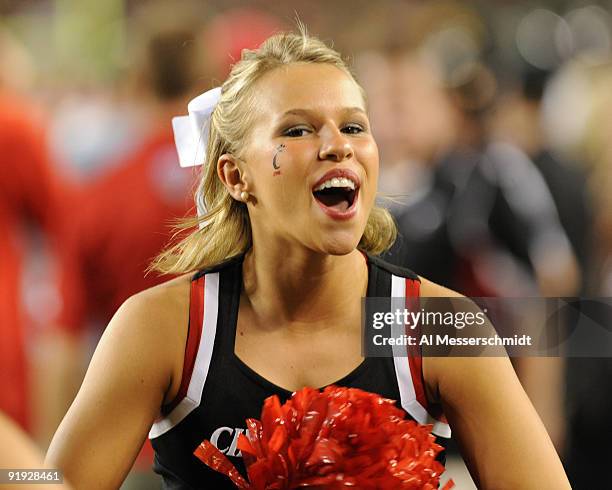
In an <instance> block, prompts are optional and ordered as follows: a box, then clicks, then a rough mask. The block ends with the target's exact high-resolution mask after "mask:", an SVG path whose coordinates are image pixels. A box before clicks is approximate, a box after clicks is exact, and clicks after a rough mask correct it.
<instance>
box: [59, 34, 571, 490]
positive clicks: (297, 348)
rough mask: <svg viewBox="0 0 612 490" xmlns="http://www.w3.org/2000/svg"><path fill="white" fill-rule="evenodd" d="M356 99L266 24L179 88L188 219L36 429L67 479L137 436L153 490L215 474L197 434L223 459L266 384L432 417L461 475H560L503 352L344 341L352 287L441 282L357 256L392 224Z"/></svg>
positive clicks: (421, 288) (556, 485)
mask: <svg viewBox="0 0 612 490" xmlns="http://www.w3.org/2000/svg"><path fill="white" fill-rule="evenodd" d="M367 111H368V109H367V103H366V98H365V95H364V93H363V90H362V89H361V87H360V86H359V85H358V84H357V82H356V81H355V79H354V77H353V75H352V74H351V72H350V70H349V68H348V67H347V65H346V64H345V63H344V61H343V60H342V58H341V56H340V55H339V54H338V53H337V52H335V51H334V50H332V49H330V48H329V47H327V46H326V45H325V44H323V43H322V42H320V41H319V40H317V39H315V38H312V37H309V36H308V35H306V34H305V33H301V34H279V35H275V36H273V37H271V38H269V39H268V40H267V41H266V42H264V43H263V44H262V45H261V47H260V48H259V49H257V50H255V51H244V52H243V55H242V59H241V60H240V61H239V62H238V63H236V65H235V66H234V67H233V69H232V71H231V73H230V75H229V77H228V79H227V80H226V81H225V83H224V84H223V85H222V87H221V88H220V89H216V90H213V91H211V92H208V93H206V94H204V95H203V96H201V97H200V98H198V99H195V100H194V101H192V103H191V104H190V112H191V113H192V116H193V120H195V121H196V122H197V124H198V125H199V126H200V127H203V128H204V129H203V132H202V134H200V137H203V136H207V138H205V139H206V140H207V141H206V143H207V144H206V146H205V152H204V151H203V148H204V147H203V145H202V144H201V143H202V142H201V141H198V143H200V144H198V145H195V151H191V152H190V151H188V150H194V148H193V147H189V145H187V147H185V146H184V145H181V143H180V142H181V140H182V139H184V138H181V137H180V136H181V134H182V130H181V128H182V129H185V126H186V125H187V126H188V125H189V123H190V120H181V119H178V120H176V121H175V129H176V130H177V134H178V136H179V138H177V139H178V140H179V153H180V157H181V159H182V160H183V161H185V160H187V161H188V163H194V162H197V160H198V159H201V158H203V159H204V162H203V163H204V168H203V177H202V180H201V183H200V185H199V189H198V192H197V204H198V208H199V209H200V210H201V211H202V216H201V217H200V218H199V219H198V220H197V221H192V222H189V223H186V224H185V228H187V227H188V226H189V225H192V226H193V225H198V226H193V229H192V231H191V232H190V233H189V234H187V235H186V236H185V237H184V238H183V240H182V241H180V242H179V243H178V244H176V245H175V246H172V247H171V248H169V249H168V250H166V251H165V252H163V253H162V254H161V255H160V256H159V257H158V258H157V260H156V261H155V263H154V268H155V269H156V270H158V271H162V272H165V273H172V274H182V275H181V276H180V277H179V278H177V279H174V280H171V281H169V282H167V283H165V284H163V285H161V286H157V287H155V288H152V289H149V290H146V291H144V292H142V293H140V294H138V295H136V296H134V297H132V298H131V299H129V300H128V301H127V302H126V303H125V304H124V305H123V306H122V307H121V308H120V309H119V311H118V312H117V314H116V315H115V317H114V318H113V320H112V321H111V322H110V325H109V326H108V328H107V329H106V331H105V333H104V335H103V337H102V340H101V341H100V344H99V346H98V348H97V350H96V353H95V355H94V357H93V359H92V361H91V365H90V367H89V370H88V372H87V375H86V377H85V380H84V382H83V385H82V387H81V389H80V391H79V393H78V395H77V397H76V399H75V401H74V403H73V405H72V407H71V408H70V410H69V411H68V413H67V415H66V417H65V419H64V421H63V422H62V424H61V425H60V427H59V429H58V431H57V433H56V435H55V437H54V439H53V441H52V443H51V446H50V448H49V452H48V461H49V462H50V464H52V465H55V466H57V467H58V468H60V469H62V470H63V471H64V474H65V475H66V477H67V478H68V479H69V480H70V481H71V482H72V483H73V485H74V486H75V487H76V488H77V489H80V488H86V489H94V488H95V489H107V488H108V489H110V488H117V487H119V486H120V485H121V482H122V481H123V479H124V478H125V476H126V475H127V473H128V471H129V470H130V468H131V466H132V462H133V461H134V458H135V457H136V455H137V453H138V450H139V449H140V447H141V445H142V443H143V441H144V439H145V438H146V437H147V434H148V436H149V437H150V439H151V442H152V444H153V447H154V449H155V453H156V454H155V463H154V468H155V470H156V471H157V472H158V473H159V474H160V475H161V476H162V477H163V481H164V488H168V489H195V488H215V489H222V488H232V486H231V484H230V483H229V480H227V479H226V478H225V477H223V476H221V475H220V474H217V473H215V472H213V471H212V470H211V469H209V468H208V467H207V466H205V465H204V464H202V463H201V462H200V461H199V460H198V459H197V458H196V457H195V456H193V451H194V450H195V448H196V447H197V446H198V444H199V443H200V442H201V441H202V440H203V439H210V440H211V442H212V443H213V444H215V445H216V446H217V447H218V448H219V449H220V450H221V451H222V452H223V453H224V454H226V455H227V456H228V457H229V458H230V459H231V460H232V462H234V463H235V464H236V465H238V466H239V464H240V463H239V461H240V453H239V451H238V449H237V447H236V443H237V439H238V436H239V435H240V434H241V433H243V432H244V430H245V419H246V418H249V417H254V418H257V417H258V416H259V413H260V411H261V407H262V404H263V400H264V399H265V398H266V397H268V396H270V395H273V394H277V395H279V396H280V397H281V398H282V399H286V398H287V397H289V396H290V394H291V392H293V391H295V390H298V389H300V388H302V387H304V386H312V387H324V386H327V385H330V384H335V385H340V386H347V387H354V388H361V389H364V390H367V391H372V392H376V393H379V394H381V395H382V396H384V397H387V398H392V399H395V400H397V401H398V405H401V407H402V408H403V409H404V410H405V411H406V412H407V413H408V415H409V416H410V417H412V418H413V419H415V420H416V421H418V422H420V423H433V432H434V433H435V434H436V435H438V436H439V438H440V440H442V439H443V438H445V437H449V436H450V432H451V429H452V430H453V432H454V434H455V437H456V439H457V441H458V443H459V446H460V447H461V451H462V455H463V457H464V459H465V461H466V463H467V465H468V468H469V469H470V472H471V474H472V476H473V478H474V480H475V481H476V483H477V485H478V486H479V487H480V488H493V487H494V486H495V488H512V489H518V488H520V489H530V488H533V489H538V490H542V489H554V490H559V489H562V488H569V484H568V481H567V479H566V476H565V473H564V471H563V468H562V466H561V463H560V461H559V459H558V457H557V455H556V453H555V450H554V448H553V446H552V444H551V442H550V439H549V437H548V435H547V433H546V431H545V429H544V427H543V426H542V423H541V422H540V420H539V419H538V416H537V415H536V413H535V411H534V409H533V407H532V406H531V404H530V402H529V400H528V399H527V397H526V395H525V393H524V392H523V390H522V388H521V386H520V384H519V382H518V380H517V378H516V376H515V374H514V371H513V369H512V367H511V365H510V362H509V360H508V359H507V358H505V357H490V358H434V357H423V358H421V357H420V356H416V357H412V358H408V359H407V358H406V357H393V356H389V357H368V358H365V359H364V358H363V357H362V349H361V345H362V334H361V321H362V318H361V311H362V305H361V301H362V298H364V297H381V296H389V297H402V296H405V297H406V301H409V300H410V301H412V300H414V299H417V298H418V296H419V295H421V296H428V297H432V296H441V297H449V296H458V295H457V294H456V293H453V292H452V291H449V290H447V289H445V288H443V287H441V286H438V285H436V284H434V283H432V282H430V281H428V280H427V279H424V278H422V277H418V276H416V275H415V274H414V273H412V272H411V271H409V270H407V269H402V268H397V267H394V266H391V265H389V264H386V263H385V262H383V261H382V260H380V259H378V258H377V256H378V255H379V254H380V253H382V252H383V251H385V250H386V249H388V248H389V247H390V246H391V244H392V243H393V241H394V239H395V236H396V230H395V226H394V223H393V221H392V219H391V217H390V215H389V214H388V213H387V211H385V210H384V209H382V208H379V207H376V206H375V197H376V187H377V180H378V167H379V158H378V149H377V146H376V142H375V141H374V138H373V137H372V132H371V128H370V126H369V121H368V115H367V114H368V112H367ZM415 124H418V121H415ZM204 154H205V155H204ZM442 414H444V415H442Z"/></svg>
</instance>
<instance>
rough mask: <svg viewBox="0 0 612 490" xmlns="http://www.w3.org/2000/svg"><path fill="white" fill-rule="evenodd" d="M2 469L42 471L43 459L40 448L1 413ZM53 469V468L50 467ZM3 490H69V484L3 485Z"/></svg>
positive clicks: (0, 453)
mask: <svg viewBox="0 0 612 490" xmlns="http://www.w3.org/2000/svg"><path fill="white" fill-rule="evenodd" d="M0 441H2V444H0V468H14V469H22V470H28V469H32V470H33V469H42V468H45V466H44V465H43V457H42V454H41V453H40V451H39V450H38V448H37V447H36V446H35V445H34V443H32V441H30V440H29V439H28V437H27V436H26V434H24V433H23V431H21V429H19V427H17V426H16V425H15V424H14V423H13V422H12V421H11V420H10V419H9V418H7V417H6V416H4V415H3V414H2V412H0ZM47 468H49V469H52V468H51V467H48V466H47ZM1 486H2V488H4V489H6V490H9V489H11V488H12V489H15V490H28V489H29V490H36V489H40V488H45V490H60V489H63V490H69V488H70V486H69V485H68V483H64V484H57V485H53V484H45V485H44V487H43V486H41V485H40V484H31V485H29V484H24V483H23V482H22V483H19V484H15V485H9V484H7V485H1Z"/></svg>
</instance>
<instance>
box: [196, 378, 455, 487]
mask: <svg viewBox="0 0 612 490" xmlns="http://www.w3.org/2000/svg"><path fill="white" fill-rule="evenodd" d="M404 417H405V413H404V412H403V411H402V410H400V409H399V408H397V407H396V406H395V402H394V401H392V400H388V399H386V398H382V397H381V396H379V395H375V394H373V393H368V392H365V391H362V390H358V389H355V388H339V387H335V386H329V387H327V388H325V389H324V390H323V392H319V391H318V390H314V389H312V388H304V389H302V390H300V391H297V392H296V393H294V394H293V396H292V397H291V399H290V400H288V401H287V402H286V403H285V404H284V405H281V404H280V401H279V399H278V397H277V396H272V397H269V398H267V399H266V401H265V402H264V407H263V410H262V413H261V422H260V421H259V420H254V419H248V420H247V432H246V435H244V434H242V435H241V436H240V438H239V440H238V448H239V449H240V450H241V451H242V455H243V459H244V462H245V465H246V467H247V472H248V477H249V482H248V483H247V482H246V480H245V479H244V478H243V477H242V476H241V475H240V473H239V472H238V471H237V470H236V468H235V467H234V466H233V465H232V464H231V463H230V462H229V460H228V459H227V458H226V457H225V456H224V455H223V454H221V452H220V451H218V450H217V449H216V448H215V447H214V446H213V445H212V444H211V443H210V442H208V441H204V442H203V443H202V444H201V445H200V446H199V447H198V449H196V451H195V455H196V456H197V457H198V458H200V459H201V460H202V461H203V462H204V463H206V464H207V465H208V466H210V467H211V468H213V469H215V470H217V471H219V472H221V473H224V474H225V475H227V476H228V477H230V478H231V479H232V481H233V482H234V484H235V485H236V486H237V487H238V488H247V489H253V490H285V489H287V490H288V489H295V488H326V489H331V490H333V489H344V488H347V487H352V488H360V489H363V490H368V489H379V490H381V489H382V490H385V489H403V490H434V489H437V488H438V485H439V483H440V476H441V475H442V472H443V471H444V466H442V465H441V464H440V463H439V462H438V461H436V455H437V454H438V453H439V452H440V451H441V450H442V449H443V448H442V446H440V445H438V444H436V443H435V437H434V436H433V435H432V434H431V429H432V426H431V425H419V424H417V423H416V422H414V421H412V420H406V419H405V418H404ZM452 487H453V483H452V482H448V483H447V484H446V485H445V486H444V488H443V489H442V490H448V489H450V488H452Z"/></svg>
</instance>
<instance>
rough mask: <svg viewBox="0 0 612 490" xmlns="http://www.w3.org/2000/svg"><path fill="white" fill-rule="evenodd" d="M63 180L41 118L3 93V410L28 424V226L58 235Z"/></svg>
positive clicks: (0, 101) (0, 193) (0, 227)
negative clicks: (24, 269)
mask: <svg viewBox="0 0 612 490" xmlns="http://www.w3.org/2000/svg"><path fill="white" fill-rule="evenodd" d="M66 194H67V188H66V187H65V186H64V185H63V184H60V182H59V180H58V179H57V177H56V176H55V174H54V172H53V168H52V166H51V164H50V161H49V155H48V149H47V141H46V137H45V131H44V129H43V124H42V120H41V119H40V118H39V116H38V115H37V113H36V111H35V110H34V109H33V108H32V107H31V106H30V105H29V104H27V103H25V102H24V101H21V100H16V99H15V98H14V97H11V96H9V95H8V94H0V410H1V411H3V412H5V413H6V414H7V415H8V416H9V417H11V418H12V419H13V420H15V421H16V422H17V423H19V424H20V425H21V426H22V427H24V428H25V429H28V428H29V427H28V425H29V423H28V422H29V406H28V391H29V390H28V371H27V360H26V355H25V340H26V339H25V332H26V324H25V318H24V314H23V311H22V301H21V294H20V293H21V291H22V290H23V287H27V285H22V283H21V279H22V265H23V252H24V249H25V248H26V247H25V245H26V243H27V234H26V233H25V230H26V227H27V226H28V225H30V224H34V225H36V226H39V227H41V228H43V229H44V231H46V232H47V233H48V234H49V236H53V237H54V238H55V239H56V242H55V243H56V244H57V237H58V235H57V232H58V230H59V229H60V222H61V218H62V206H61V201H62V199H63V198H65V197H66Z"/></svg>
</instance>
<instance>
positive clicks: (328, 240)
mask: <svg viewBox="0 0 612 490" xmlns="http://www.w3.org/2000/svg"><path fill="white" fill-rule="evenodd" d="M360 239H361V236H360V237H358V238H355V237H352V236H351V237H347V236H338V237H330V236H328V237H324V238H323V240H322V241H321V243H320V249H321V251H322V252H324V253H326V254H329V255H347V254H350V253H351V252H353V251H354V250H355V249H356V248H357V245H359V240H360Z"/></svg>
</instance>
